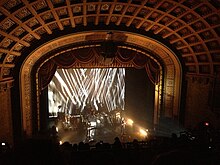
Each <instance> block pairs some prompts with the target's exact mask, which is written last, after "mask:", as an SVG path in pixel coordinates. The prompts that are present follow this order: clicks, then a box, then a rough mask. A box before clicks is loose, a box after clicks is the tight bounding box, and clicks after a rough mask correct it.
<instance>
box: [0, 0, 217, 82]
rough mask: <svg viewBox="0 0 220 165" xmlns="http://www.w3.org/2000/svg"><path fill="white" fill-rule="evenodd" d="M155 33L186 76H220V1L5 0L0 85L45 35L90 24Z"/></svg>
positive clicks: (0, 17)
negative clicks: (171, 52) (180, 65)
mask: <svg viewBox="0 0 220 165" xmlns="http://www.w3.org/2000/svg"><path fill="white" fill-rule="evenodd" d="M100 24H101V25H102V26H103V28H105V29H108V28H107V26H108V25H110V24H113V25H115V26H117V27H127V28H133V29H135V30H136V32H137V31H144V32H150V33H152V34H154V35H155V36H158V37H159V38H162V39H163V40H164V41H165V42H167V41H168V42H169V44H170V45H172V47H173V48H174V49H175V50H176V51H177V52H178V54H179V55H180V56H179V58H180V59H181V61H183V65H184V67H185V71H186V73H187V74H194V75H204V76H208V77H210V76H211V77H212V76H214V75H215V74H216V73H217V72H220V0H175V1H174V0H128V1H127V0H99V1H95V0H36V1H34V0H1V2H0V81H6V80H11V79H13V69H14V68H15V67H16V65H17V62H18V61H19V58H22V57H23V56H27V53H25V51H27V50H28V48H30V47H31V46H33V45H34V44H35V43H37V42H40V41H42V40H43V38H45V37H44V36H46V35H47V36H53V35H55V34H56V33H57V31H61V32H63V31H65V29H70V28H71V29H72V30H73V31H74V29H76V28H77V27H87V26H89V25H94V28H95V25H100Z"/></svg>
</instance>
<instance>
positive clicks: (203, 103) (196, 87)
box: [185, 77, 220, 128]
mask: <svg viewBox="0 0 220 165" xmlns="http://www.w3.org/2000/svg"><path fill="white" fill-rule="evenodd" d="M213 83H214V80H212V81H210V79H206V78H192V77H191V78H188V79H187V94H186V106H185V127H186V128H195V127H196V125H197V124H198V123H199V122H202V121H210V122H211V123H212V125H215V127H218V126H220V121H219V111H216V109H215V106H216V103H214V101H216V100H215V99H216V96H215V95H219V91H218V90H217V89H216V88H214V86H213V85H214V84H213Z"/></svg>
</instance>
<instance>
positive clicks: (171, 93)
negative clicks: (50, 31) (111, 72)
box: [19, 31, 182, 137]
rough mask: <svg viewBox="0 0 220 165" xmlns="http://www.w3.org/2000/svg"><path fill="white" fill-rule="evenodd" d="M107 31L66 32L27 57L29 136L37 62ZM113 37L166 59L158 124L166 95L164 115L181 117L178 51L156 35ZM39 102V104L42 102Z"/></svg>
mask: <svg viewBox="0 0 220 165" xmlns="http://www.w3.org/2000/svg"><path fill="white" fill-rule="evenodd" d="M107 32H108V31H89V32H82V33H75V34H71V35H64V36H62V37H59V38H56V39H54V40H51V41H49V42H46V43H45V44H43V45H41V46H39V47H38V48H37V49H35V50H34V51H32V52H31V53H30V54H29V55H28V56H27V57H26V59H25V60H24V62H23V63H22V66H21V69H20V75H19V79H20V91H21V92H20V94H21V95H20V98H21V99H20V101H21V114H22V117H21V118H22V131H23V132H25V135H26V136H28V137H29V136H32V133H33V130H32V129H33V128H32V104H31V100H32V99H33V98H32V97H33V96H32V93H33V86H32V76H33V75H31V73H32V70H33V67H34V65H35V63H36V62H37V61H38V60H39V59H40V58H41V57H43V56H45V55H46V54H47V53H49V52H51V51H52V50H54V49H57V48H61V47H64V46H65V45H70V44H76V43H80V42H86V41H88V38H91V40H92V41H100V40H105V38H106V33H107ZM122 36H125V37H122ZM124 38H126V39H124ZM122 39H123V40H122ZM113 41H119V42H122V41H123V42H125V43H128V44H132V45H137V46H139V47H142V48H144V49H146V50H149V51H151V52H154V53H155V54H157V55H158V56H159V57H160V58H161V59H162V61H163V63H164V68H163V69H164V71H163V84H160V85H155V103H154V104H155V105H154V124H158V119H159V118H160V107H159V106H160V105H158V103H159V101H160V100H161V99H162V98H163V105H162V109H163V111H164V113H163V115H164V116H165V117H169V118H178V117H179V111H180V96H181V82H182V67H181V64H180V61H179V59H178V57H177V56H176V55H175V53H174V52H173V51H172V50H171V49H169V48H168V47H167V46H165V45H164V44H162V43H161V42H158V41H156V40H154V39H152V38H149V37H146V36H143V35H139V34H135V33H130V32H125V31H114V37H113ZM160 82H162V81H160ZM162 86H163V88H162ZM37 104H38V105H39V103H38V102H37ZM39 115H40V114H39V111H38V112H37V119H38V120H39ZM38 124H39V123H38Z"/></svg>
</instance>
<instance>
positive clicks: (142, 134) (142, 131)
mask: <svg viewBox="0 0 220 165" xmlns="http://www.w3.org/2000/svg"><path fill="white" fill-rule="evenodd" d="M139 133H140V135H141V136H144V137H146V136H147V131H145V130H144V129H142V128H140V130H139Z"/></svg>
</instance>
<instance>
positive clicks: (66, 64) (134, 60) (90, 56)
mask: <svg viewBox="0 0 220 165" xmlns="http://www.w3.org/2000/svg"><path fill="white" fill-rule="evenodd" d="M94 61H97V56H96V55H95V54H94V53H93V51H92V50H91V49H89V51H88V50H86V49H85V50H83V49H80V51H79V50H75V51H69V52H64V53H62V54H61V55H59V56H56V57H54V58H52V59H50V60H49V61H47V62H46V63H44V64H43V66H42V67H41V68H40V71H39V87H40V89H41V90H43V89H45V88H46V87H47V86H48V84H49V83H50V81H51V79H52V78H53V76H54V74H55V72H56V69H57V68H65V69H68V68H73V67H74V66H85V67H86V66H90V67H91V66H93V62H94ZM114 61H115V66H118V64H123V65H128V64H132V65H133V66H134V67H135V68H136V69H142V68H145V69H146V72H147V75H148V77H149V79H150V81H151V82H152V83H153V84H154V85H155V84H158V82H159V73H160V70H159V67H158V65H157V64H156V62H154V61H153V60H152V59H150V58H148V57H147V56H145V55H143V54H139V53H136V52H133V53H131V54H128V53H123V52H122V51H121V53H117V55H116V57H115V60H114Z"/></svg>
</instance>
